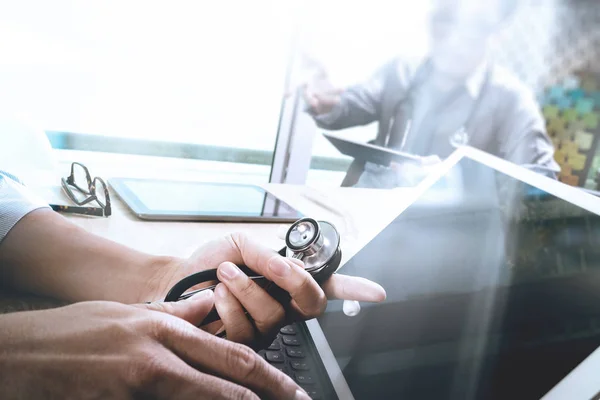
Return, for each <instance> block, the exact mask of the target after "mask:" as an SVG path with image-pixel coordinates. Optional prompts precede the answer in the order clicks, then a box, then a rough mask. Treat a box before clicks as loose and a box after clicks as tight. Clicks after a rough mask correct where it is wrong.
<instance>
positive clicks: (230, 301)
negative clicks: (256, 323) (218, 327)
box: [215, 283, 254, 344]
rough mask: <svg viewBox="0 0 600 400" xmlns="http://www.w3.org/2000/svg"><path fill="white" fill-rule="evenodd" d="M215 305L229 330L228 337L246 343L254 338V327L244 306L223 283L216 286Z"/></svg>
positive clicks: (226, 328) (226, 329)
mask: <svg viewBox="0 0 600 400" xmlns="http://www.w3.org/2000/svg"><path fill="white" fill-rule="evenodd" d="M215 307H216V309H217V312H218V313H219V316H220V317H221V321H222V322H223V325H224V327H225V331H226V332H227V339H229V340H232V341H234V342H238V343H244V344H248V343H251V342H252V340H254V327H253V326H252V324H251V323H250V321H249V320H248V317H247V316H246V313H245V312H244V308H243V307H242V305H241V304H240V302H239V301H238V300H237V299H236V298H235V296H234V295H233V294H232V293H231V292H230V291H229V289H228V288H227V286H226V285H224V284H222V283H219V284H218V285H217V287H216V288H215Z"/></svg>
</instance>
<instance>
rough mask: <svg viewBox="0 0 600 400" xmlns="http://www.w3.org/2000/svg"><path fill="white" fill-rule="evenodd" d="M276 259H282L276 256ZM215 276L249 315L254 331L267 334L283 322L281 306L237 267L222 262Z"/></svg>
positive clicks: (283, 316) (283, 312) (283, 311)
mask: <svg viewBox="0 0 600 400" xmlns="http://www.w3.org/2000/svg"><path fill="white" fill-rule="evenodd" d="M278 258H280V259H281V258H282V257H280V256H278ZM217 276H218V277H219V280H221V282H223V283H224V284H225V285H226V286H227V289H229V291H230V292H231V293H232V294H233V295H234V296H235V297H236V298H237V300H238V301H239V302H240V303H241V305H242V306H244V308H245V309H246V310H247V311H248V313H250V315H251V316H252V319H253V320H254V325H255V326H256V329H258V331H259V332H260V333H261V334H263V335H267V334H269V333H270V332H271V331H273V329H275V328H276V327H278V325H279V324H281V323H282V322H283V320H284V318H285V310H284V309H283V306H282V305H281V304H279V302H277V300H275V299H273V298H272V297H271V296H270V295H269V294H268V293H267V292H266V291H265V290H264V289H263V288H261V287H260V286H258V285H257V284H256V283H255V282H254V281H252V279H250V278H248V276H247V275H246V274H244V273H243V272H242V271H241V270H240V269H239V268H238V267H237V266H235V265H234V264H232V263H230V262H224V263H223V264H221V265H220V266H219V268H217ZM219 315H220V314H219ZM221 317H222V316H221ZM226 329H227V328H226ZM227 336H228V337H229V330H227Z"/></svg>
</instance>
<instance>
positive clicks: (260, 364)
mask: <svg viewBox="0 0 600 400" xmlns="http://www.w3.org/2000/svg"><path fill="white" fill-rule="evenodd" d="M212 306H213V294H212V292H211V291H206V292H203V293H202V294H198V295H196V296H194V297H192V298H190V299H188V300H185V301H182V302H177V303H152V304H148V305H138V306H129V305H123V304H120V303H112V302H82V303H78V304H75V305H72V306H67V307H62V308H57V309H54V310H49V311H32V312H25V313H14V314H9V315H5V316H0V327H1V329H0V350H1V351H0V387H2V397H3V398H7V399H8V398H56V399H58V398H61V399H62V398H73V399H83V398H118V399H128V398H156V399H194V400H195V399H203V398H211V399H230V398H236V399H242V398H243V399H258V398H259V397H260V398H264V397H267V398H272V399H293V398H302V399H307V398H308V396H307V395H306V394H305V393H304V392H302V391H301V389H300V388H299V387H298V386H297V385H296V384H295V383H294V382H293V381H292V380H291V379H290V378H289V377H288V376H286V375H285V374H283V373H281V372H279V371H277V370H276V369H275V368H273V367H271V366H270V365H269V364H267V363H266V362H265V361H264V360H263V359H262V358H261V357H260V356H259V355H257V354H256V353H254V352H253V351H252V350H251V349H249V348H248V347H245V346H243V345H240V344H237V343H233V342H230V341H226V340H223V339H219V338H217V337H215V336H213V335H211V334H208V333H206V332H204V331H202V330H200V329H198V328H196V327H195V326H194V325H197V324H199V323H200V322H201V321H202V319H204V317H205V316H206V314H207V313H208V311H209V310H210V309H211V308H212Z"/></svg>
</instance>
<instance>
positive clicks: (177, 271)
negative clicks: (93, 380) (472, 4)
mask: <svg viewBox="0 0 600 400" xmlns="http://www.w3.org/2000/svg"><path fill="white" fill-rule="evenodd" d="M236 264H237V265H246V266H248V267H249V268H251V269H252V270H254V271H256V272H257V273H258V274H260V275H263V276H265V277H266V278H267V279H269V280H271V281H273V282H274V283H275V284H276V285H277V286H279V287H280V288H282V289H284V290H285V291H287V292H288V293H289V294H290V295H291V297H292V300H291V304H290V311H291V314H288V315H286V313H285V310H284V308H283V306H282V305H281V304H280V303H279V302H277V301H276V300H275V299H273V298H272V297H271V296H270V295H269V294H268V293H267V292H266V291H265V290H264V289H262V288H261V287H260V286H258V285H257V284H256V283H255V282H254V281H252V280H251V279H249V278H248V277H247V276H246V275H245V274H244V273H242V272H241V271H240V270H239V268H237V267H236ZM210 268H218V270H217V275H218V277H219V280H220V281H221V282H222V283H220V284H219V285H218V286H217V288H216V289H215V307H216V309H217V311H218V313H219V315H220V317H221V322H222V324H223V325H224V328H225V330H226V331H227V338H228V339H230V340H233V341H236V342H240V343H252V342H253V341H254V340H255V339H257V338H256V335H257V334H258V335H259V336H265V337H267V338H268V337H269V336H270V335H271V334H272V333H273V332H275V331H276V330H277V329H278V328H279V327H281V326H282V325H283V324H284V323H285V322H286V321H290V320H298V319H310V318H314V317H316V316H318V315H320V314H321V313H322V312H323V311H324V310H325V307H326V306H327V298H330V299H347V300H358V301H369V302H380V301H383V300H384V299H385V291H384V290H383V288H382V287H381V286H379V285H378V284H376V283H374V282H371V281H369V280H367V279H363V278H357V277H350V276H345V275H340V274H334V275H333V276H332V277H331V278H330V279H329V280H328V281H327V282H325V283H324V284H323V287H322V288H321V287H320V286H319V285H318V284H317V282H316V281H315V280H314V279H313V278H312V276H311V275H310V274H309V273H308V272H306V271H305V270H304V268H303V264H302V262H301V261H298V260H294V259H290V258H285V257H281V256H280V255H279V254H277V253H276V252H275V251H274V250H272V249H269V248H267V247H265V246H262V245H260V244H258V243H256V242H254V241H252V240H250V239H249V238H248V237H247V236H245V235H243V234H232V235H229V236H227V237H225V238H223V239H220V240H216V241H214V242H211V243H208V244H207V245H205V246H202V247H201V248H199V249H198V250H197V251H196V252H195V253H194V254H193V255H192V257H190V258H189V259H188V260H187V261H185V262H183V264H181V265H174V266H170V267H168V268H165V269H164V270H163V271H162V273H163V274H164V276H163V278H162V279H153V280H152V281H154V282H161V284H160V285H158V286H156V287H154V288H153V289H152V290H153V291H154V294H153V295H152V299H161V298H164V296H165V294H166V292H167V291H168V290H169V289H170V288H171V287H172V286H173V285H174V284H175V283H177V282H178V281H179V280H180V279H182V278H184V277H186V276H188V275H190V274H192V273H194V272H197V271H201V270H206V269H210ZM244 309H245V310H247V311H248V313H249V314H250V315H251V316H252V319H253V320H254V326H253V325H252V323H251V322H250V320H249V319H248V317H247V316H246V315H245V314H244ZM212 328H213V329H211V331H215V330H216V329H218V328H220V323H218V326H217V327H212ZM255 328H256V329H255Z"/></svg>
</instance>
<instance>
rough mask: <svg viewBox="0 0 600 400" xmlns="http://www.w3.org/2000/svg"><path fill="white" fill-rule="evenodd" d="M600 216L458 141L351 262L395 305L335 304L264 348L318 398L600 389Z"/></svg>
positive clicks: (594, 205) (594, 393)
mask: <svg viewBox="0 0 600 400" xmlns="http://www.w3.org/2000/svg"><path fill="white" fill-rule="evenodd" d="M599 214H600V199H598V198H596V197H594V196H592V195H590V194H587V193H585V192H583V191H580V190H579V189H576V188H573V187H569V186H566V185H564V184H561V183H559V182H557V181H553V180H551V179H549V178H546V177H544V176H541V175H538V174H536V173H534V172H531V171H528V170H526V169H523V168H521V167H518V166H516V165H513V164H510V163H508V162H506V161H504V160H501V159H498V158H496V157H493V156H490V155H488V154H486V153H483V152H481V151H478V150H475V149H472V148H468V147H465V148H461V149H459V150H457V151H456V152H455V153H454V154H452V155H451V156H450V157H449V158H448V159H447V160H445V161H444V163H443V164H442V166H441V168H440V169H439V170H436V172H434V173H433V174H432V175H431V176H429V177H428V178H426V180H425V181H424V182H423V183H422V184H421V185H420V186H419V187H418V188H417V190H416V192H415V194H414V197H413V198H412V199H410V200H409V201H407V204H399V205H398V214H397V216H396V217H395V218H393V220H391V221H390V222H389V224H387V225H386V226H385V227H384V228H383V229H382V230H381V231H380V232H379V233H378V234H377V235H376V236H375V237H374V238H372V239H371V240H370V241H369V242H368V243H367V244H366V245H364V247H362V248H361V249H360V250H359V251H358V252H357V253H356V254H355V255H354V256H353V257H352V258H350V259H349V260H348V261H346V262H345V263H344V265H343V266H342V267H341V268H342V272H343V273H345V274H349V275H357V276H362V277H365V278H369V279H372V280H374V281H376V282H378V283H379V284H381V285H382V286H383V287H384V288H385V289H386V291H387V294H388V297H387V299H386V301H384V302H383V303H381V304H361V310H360V312H359V313H358V315H356V316H352V317H351V316H347V315H346V314H344V312H343V307H342V302H341V301H335V300H334V301H330V302H329V304H328V308H327V310H326V312H325V313H324V314H323V315H322V316H321V317H319V318H317V319H313V320H310V321H307V322H305V323H296V324H293V325H289V326H286V327H284V328H282V329H281V331H280V333H279V335H278V337H277V338H276V340H275V341H274V342H273V344H272V345H271V346H270V347H269V348H268V349H265V350H262V351H260V353H261V354H263V355H264V357H265V359H266V360H267V361H268V362H269V363H271V364H272V365H274V366H276V367H277V368H279V369H280V370H282V371H284V372H286V373H287V374H289V375H290V376H292V377H293V378H294V379H295V380H296V382H298V383H299V384H300V385H301V386H302V387H303V388H305V389H306V391H307V393H308V394H309V395H310V396H311V397H312V398H314V399H343V400H346V399H357V400H362V399H435V400H440V399H460V400H465V399H539V398H544V399H549V400H554V399H592V398H600V350H599V346H600V217H599Z"/></svg>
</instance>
